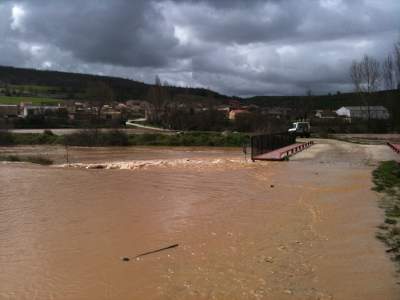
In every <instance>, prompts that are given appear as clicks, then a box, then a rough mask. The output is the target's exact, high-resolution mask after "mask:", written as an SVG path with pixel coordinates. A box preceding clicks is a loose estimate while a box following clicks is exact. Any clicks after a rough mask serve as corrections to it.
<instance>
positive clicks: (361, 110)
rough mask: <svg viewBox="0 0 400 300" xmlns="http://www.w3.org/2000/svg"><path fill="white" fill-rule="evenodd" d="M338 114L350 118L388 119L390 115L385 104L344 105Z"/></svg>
mask: <svg viewBox="0 0 400 300" xmlns="http://www.w3.org/2000/svg"><path fill="white" fill-rule="evenodd" d="M336 114H337V115H338V116H341V117H345V118H348V119H350V120H351V119H363V120H368V119H374V120H387V119H389V117H390V115H389V112H388V110H387V109H386V107H384V106H343V107H341V108H339V109H338V110H337V111H336Z"/></svg>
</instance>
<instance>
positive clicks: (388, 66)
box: [382, 54, 396, 90]
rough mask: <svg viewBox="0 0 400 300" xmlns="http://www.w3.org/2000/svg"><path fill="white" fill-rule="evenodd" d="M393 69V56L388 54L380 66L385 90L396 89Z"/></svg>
mask: <svg viewBox="0 0 400 300" xmlns="http://www.w3.org/2000/svg"><path fill="white" fill-rule="evenodd" d="M394 67H395V66H394V62H393V56H392V55H390V54H389V55H388V56H387V57H386V59H385V60H384V62H383V66H382V77H383V81H384V84H385V88H386V89H387V90H393V89H395V88H396V74H395V68H394Z"/></svg>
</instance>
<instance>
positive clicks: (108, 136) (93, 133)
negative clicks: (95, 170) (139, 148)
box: [63, 130, 129, 147]
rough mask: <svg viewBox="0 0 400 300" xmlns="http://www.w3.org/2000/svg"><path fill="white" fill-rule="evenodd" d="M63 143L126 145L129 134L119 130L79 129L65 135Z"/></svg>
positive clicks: (85, 145)
mask: <svg viewBox="0 0 400 300" xmlns="http://www.w3.org/2000/svg"><path fill="white" fill-rule="evenodd" d="M63 142H64V144H66V145H69V146H83V147H95V146H128V145H129V136H128V134H126V133H125V132H123V131H121V130H111V131H101V130H80V131H78V132H75V133H72V134H69V135H65V136H64V141H63Z"/></svg>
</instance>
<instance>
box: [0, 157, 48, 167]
mask: <svg viewBox="0 0 400 300" xmlns="http://www.w3.org/2000/svg"><path fill="white" fill-rule="evenodd" d="M0 161H10V162H30V163H33V164H39V165H51V164H53V161H52V160H50V159H48V158H45V157H42V156H18V155H1V156H0Z"/></svg>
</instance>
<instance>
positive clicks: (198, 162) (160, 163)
mask: <svg viewBox="0 0 400 300" xmlns="http://www.w3.org/2000/svg"><path fill="white" fill-rule="evenodd" d="M243 164H247V162H246V161H245V160H243V159H220V158H218V159H210V160H207V159H187V158H183V159H169V160H134V161H121V162H104V163H72V164H62V165H58V167H62V168H78V169H105V170H114V169H119V170H139V169H148V168H157V167H209V166H216V165H221V166H224V165H231V166H232V165H243Z"/></svg>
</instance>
